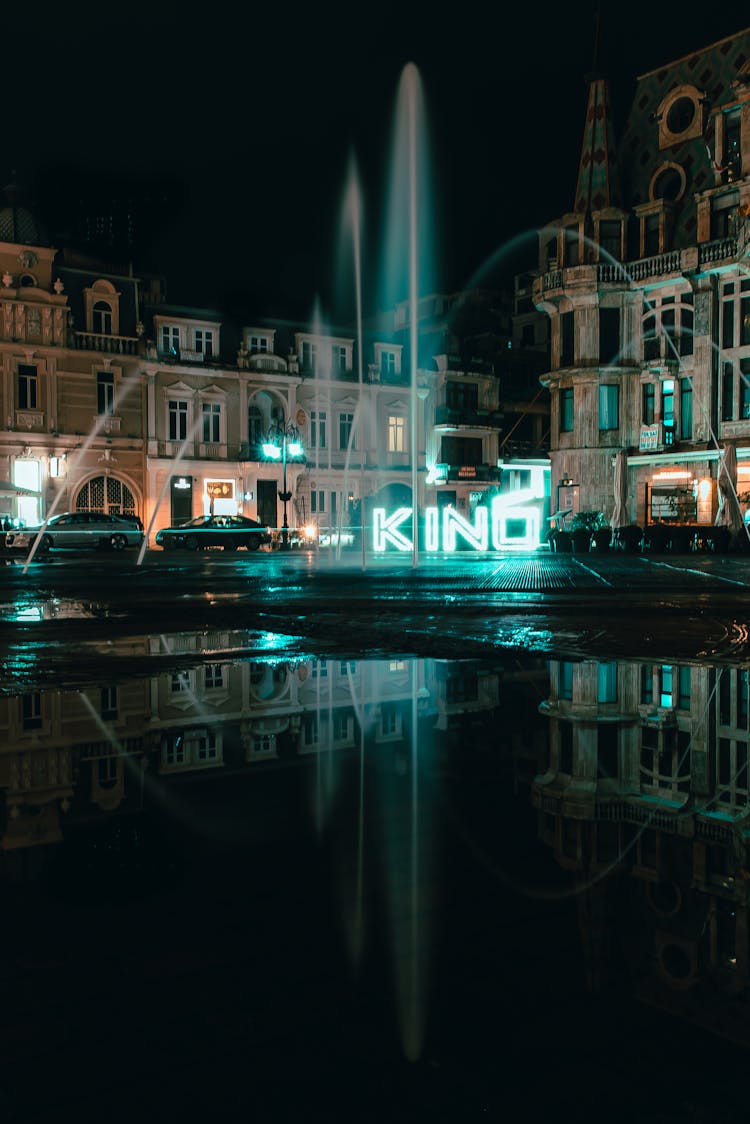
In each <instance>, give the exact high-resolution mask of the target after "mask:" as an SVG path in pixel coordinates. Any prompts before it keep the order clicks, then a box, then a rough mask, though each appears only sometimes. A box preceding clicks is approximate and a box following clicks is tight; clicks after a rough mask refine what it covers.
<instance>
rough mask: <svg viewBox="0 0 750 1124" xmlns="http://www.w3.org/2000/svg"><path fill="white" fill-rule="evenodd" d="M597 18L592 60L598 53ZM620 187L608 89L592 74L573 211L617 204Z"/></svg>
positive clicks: (577, 212) (603, 81)
mask: <svg viewBox="0 0 750 1124" xmlns="http://www.w3.org/2000/svg"><path fill="white" fill-rule="evenodd" d="M598 40H599V30H598V17H597V34H596V43H597V46H595V48H594V61H595V62H596V56H597V55H598ZM619 197H620V190H619V184H618V180H617V165H616V163H615V149H614V129H613V128H612V120H611V111H610V107H609V89H608V85H607V81H606V79H605V78H598V77H597V76H596V74H595V73H594V74H592V75H591V76H590V78H589V100H588V106H587V108H586V123H585V125H584V130H583V143H582V145H581V160H580V163H579V165H578V184H577V187H576V197H575V206H574V210H575V212H576V214H585V213H588V212H590V211H600V210H601V209H602V208H603V207H617V206H619Z"/></svg>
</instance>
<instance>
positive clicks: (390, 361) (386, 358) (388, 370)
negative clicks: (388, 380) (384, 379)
mask: <svg viewBox="0 0 750 1124" xmlns="http://www.w3.org/2000/svg"><path fill="white" fill-rule="evenodd" d="M380 373H381V375H395V374H396V352H395V351H381V353H380Z"/></svg>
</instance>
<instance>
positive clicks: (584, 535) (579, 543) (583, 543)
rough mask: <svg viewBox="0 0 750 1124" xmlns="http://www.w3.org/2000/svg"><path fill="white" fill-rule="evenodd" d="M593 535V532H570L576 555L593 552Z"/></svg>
mask: <svg viewBox="0 0 750 1124" xmlns="http://www.w3.org/2000/svg"><path fill="white" fill-rule="evenodd" d="M591 534H592V532H591V531H587V530H584V529H580V530H577V531H571V532H570V536H571V538H572V540H573V551H574V553H575V554H587V553H588V551H589V550H591Z"/></svg>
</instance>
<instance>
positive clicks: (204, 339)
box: [195, 328, 214, 359]
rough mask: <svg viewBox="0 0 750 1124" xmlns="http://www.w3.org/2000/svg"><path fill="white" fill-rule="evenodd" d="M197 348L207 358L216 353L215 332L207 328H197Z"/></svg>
mask: <svg viewBox="0 0 750 1124" xmlns="http://www.w3.org/2000/svg"><path fill="white" fill-rule="evenodd" d="M195 350H196V351H199V352H200V353H201V354H202V355H204V356H205V357H206V359H210V358H211V356H212V355H213V353H214V334H213V332H211V331H209V330H208V329H207V328H196V329H195Z"/></svg>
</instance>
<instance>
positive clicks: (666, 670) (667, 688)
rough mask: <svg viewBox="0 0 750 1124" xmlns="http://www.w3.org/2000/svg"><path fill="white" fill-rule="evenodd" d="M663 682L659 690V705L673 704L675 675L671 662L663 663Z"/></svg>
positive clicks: (661, 673) (661, 669) (661, 670)
mask: <svg viewBox="0 0 750 1124" xmlns="http://www.w3.org/2000/svg"><path fill="white" fill-rule="evenodd" d="M660 677H661V684H660V690H659V706H671V705H672V691H673V675H672V667H671V665H670V664H663V665H662V667H661V668H660Z"/></svg>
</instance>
